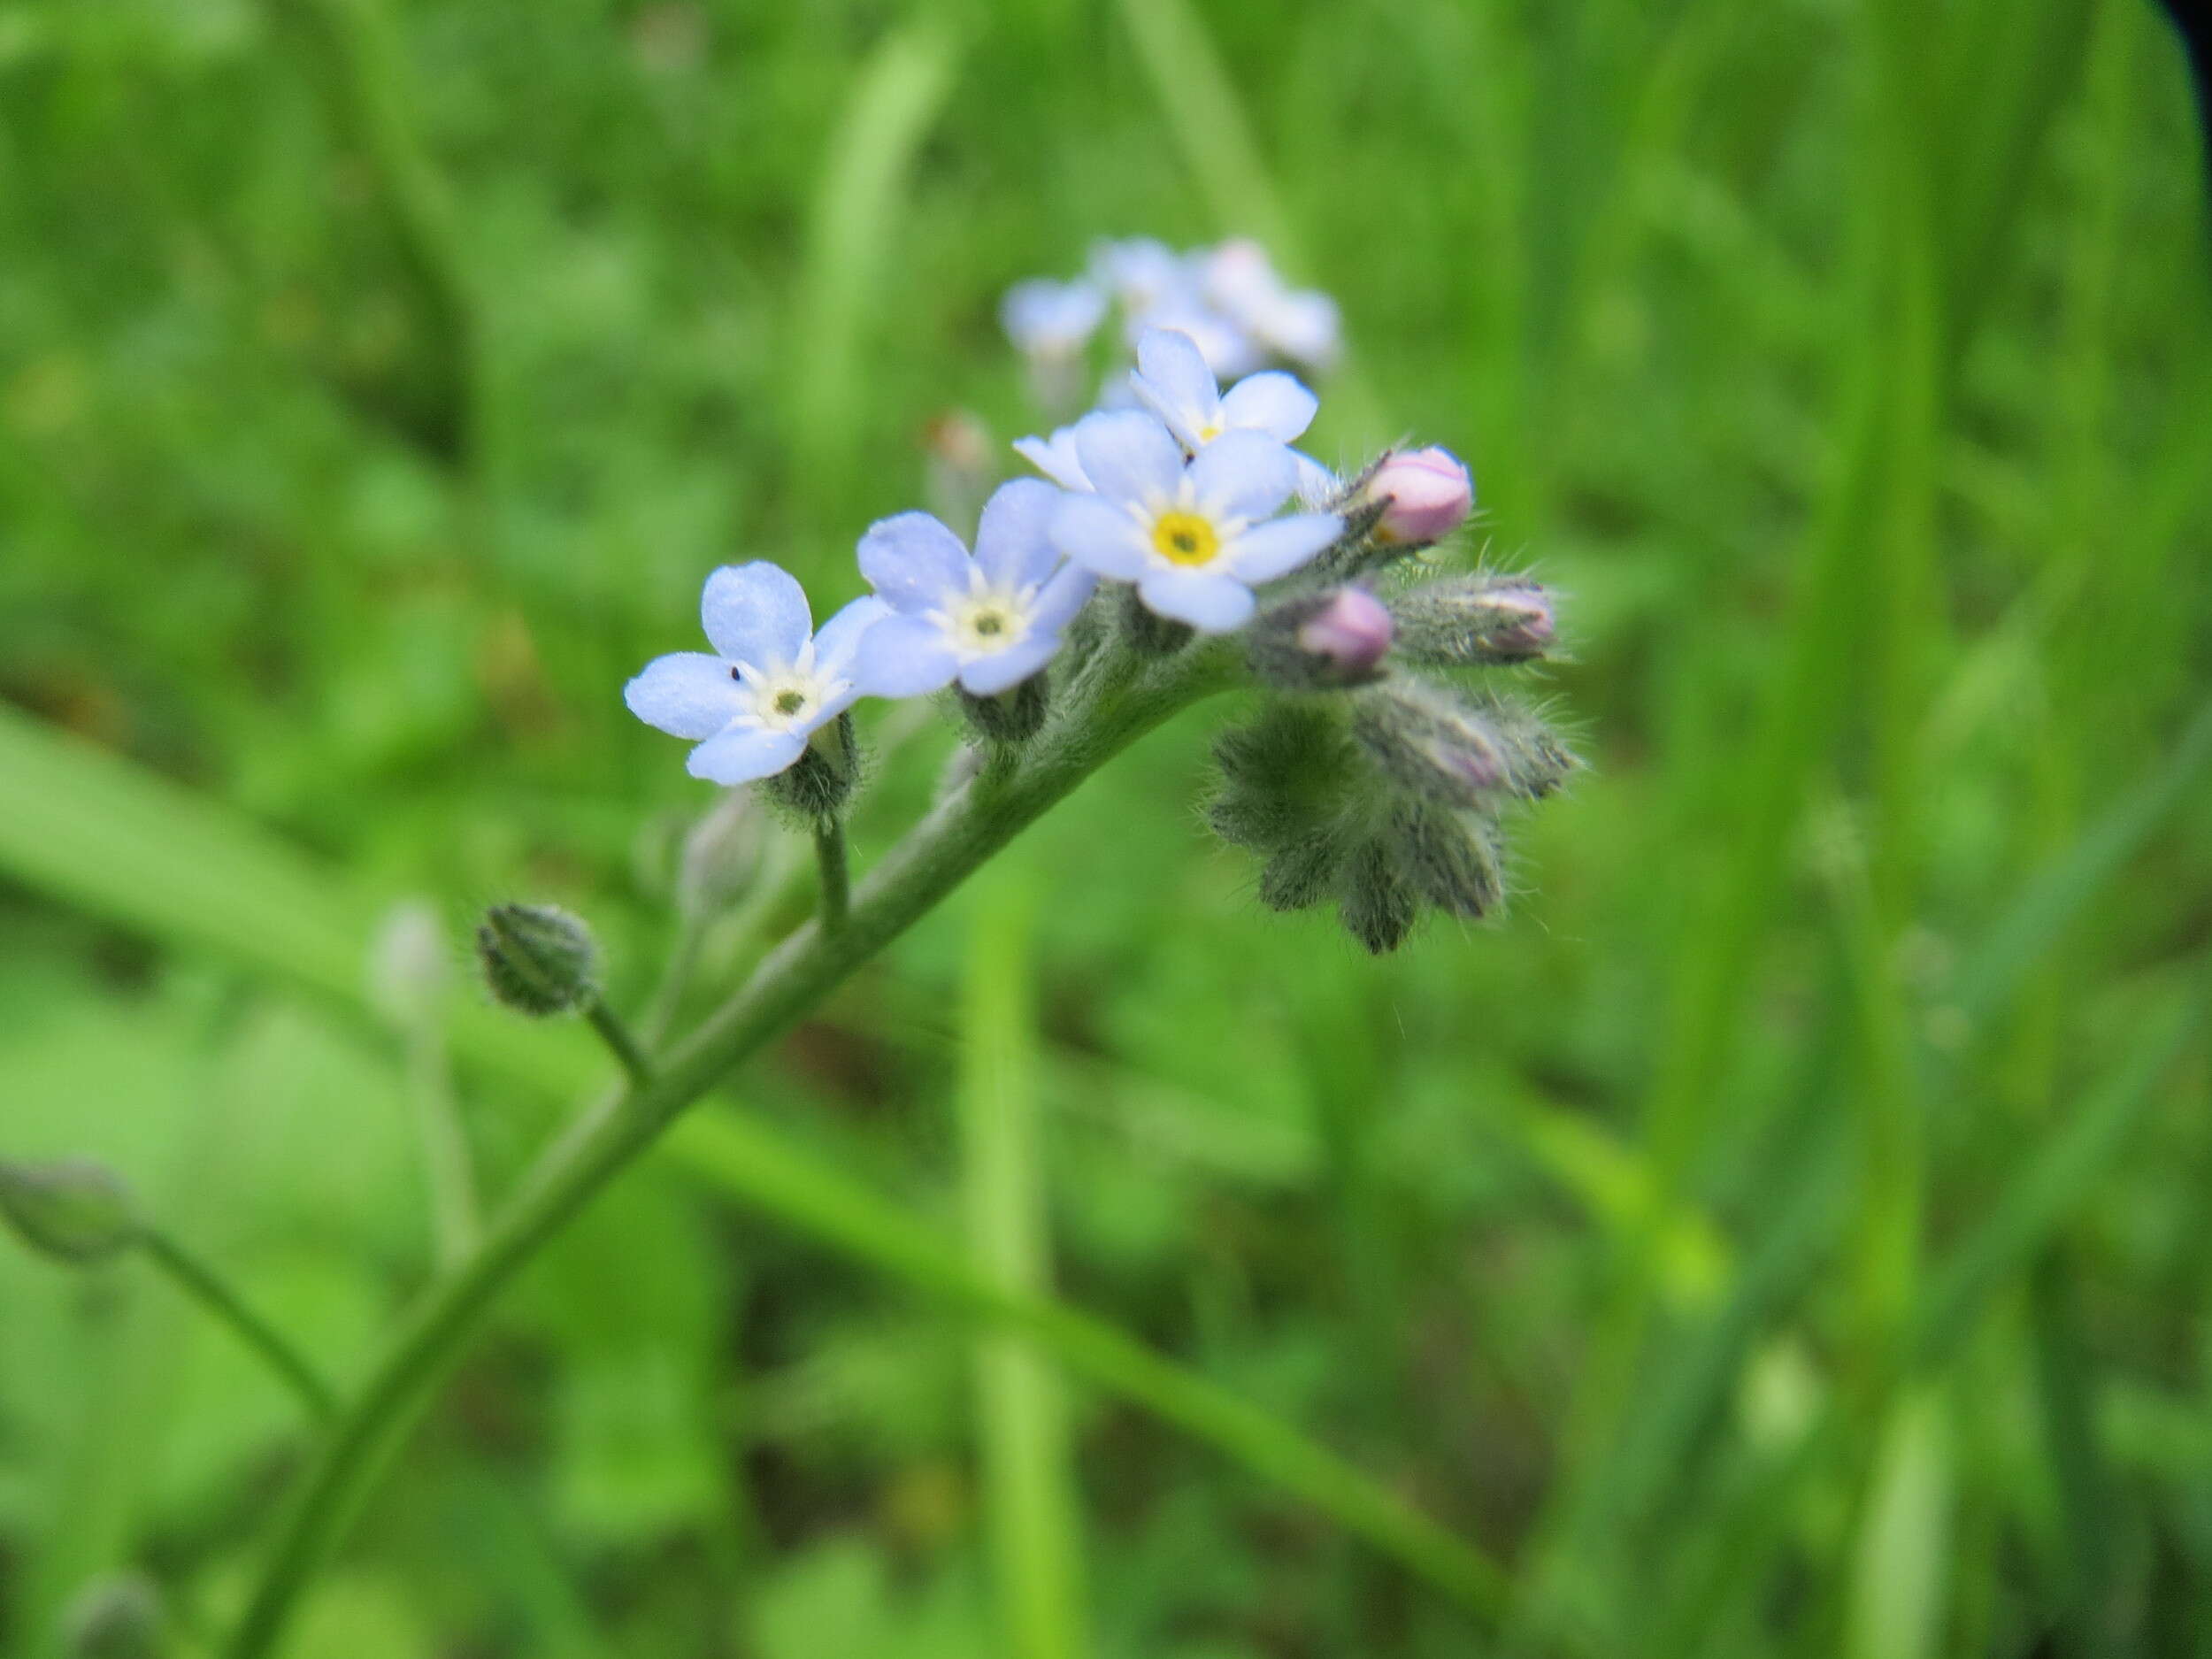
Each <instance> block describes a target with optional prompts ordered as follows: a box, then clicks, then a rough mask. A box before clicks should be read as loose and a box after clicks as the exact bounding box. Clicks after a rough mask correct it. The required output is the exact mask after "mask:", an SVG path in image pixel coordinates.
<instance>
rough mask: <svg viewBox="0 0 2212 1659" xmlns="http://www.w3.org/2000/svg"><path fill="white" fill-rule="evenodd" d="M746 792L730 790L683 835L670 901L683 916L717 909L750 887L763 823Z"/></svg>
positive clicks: (763, 846) (764, 840)
mask: <svg viewBox="0 0 2212 1659" xmlns="http://www.w3.org/2000/svg"><path fill="white" fill-rule="evenodd" d="M762 817H763V815H762V813H761V810H760V806H759V803H757V802H756V801H755V800H754V799H753V796H752V792H751V791H750V790H747V789H732V790H730V791H729V792H728V793H727V794H726V795H724V796H723V797H722V799H721V800H720V801H719V802H718V803H716V805H715V806H714V808H713V809H712V810H710V811H708V812H706V813H704V814H703V815H702V816H701V818H700V819H699V821H698V822H697V823H696V824H694V825H693V826H691V830H690V833H688V834H687V835H686V836H685V837H684V842H683V849H682V851H681V852H680V854H679V856H678V857H677V862H676V902H677V905H678V906H679V907H680V909H681V910H682V911H683V912H684V914H685V915H687V916H704V915H707V914H709V913H710V912H712V911H715V910H720V909H721V908H722V907H723V906H724V905H725V904H726V903H728V902H730V901H731V900H732V899H733V898H735V897H736V896H737V895H739V894H740V893H742V892H743V891H744V890H745V889H746V887H749V886H750V885H751V883H752V880H753V878H754V877H755V876H756V875H757V874H758V873H759V872H760V860H761V855H762V854H763V852H764V851H765V850H766V848H767V837H766V834H765V833H764V832H765V829H766V826H765V825H764V823H763V822H762Z"/></svg>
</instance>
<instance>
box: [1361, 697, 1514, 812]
mask: <svg viewBox="0 0 2212 1659" xmlns="http://www.w3.org/2000/svg"><path fill="white" fill-rule="evenodd" d="M1352 736H1353V739H1354V740H1355V741H1356V742H1357V743H1358V744H1359V746H1360V747H1361V748H1362V749H1364V750H1365V751H1366V753H1367V756H1368V757H1369V758H1370V759H1371V760H1372V761H1373V762H1374V763H1375V764H1376V765H1377V766H1379V767H1380V768H1381V769H1382V772H1383V773H1384V775H1385V776H1386V777H1387V778H1389V780H1391V781H1392V782H1393V783H1394V784H1396V785H1398V786H1399V787H1401V788H1402V789H1404V790H1405V791H1407V793H1409V794H1410V795H1417V796H1419V797H1421V798H1423V799H1425V800H1429V801H1434V802H1437V803H1440V804H1441V805H1444V806H1454V807H1482V806H1485V805H1486V804H1487V803H1488V802H1489V800H1490V798H1491V796H1492V795H1493V794H1494V792H1495V791H1496V790H1498V789H1500V788H1502V787H1505V786H1506V785H1507V783H1508V778H1509V774H1508V770H1507V757H1506V755H1505V752H1504V749H1503V745H1502V740H1501V737H1500V733H1499V732H1498V730H1497V727H1496V726H1494V724H1493V723H1492V722H1491V721H1490V720H1489V719H1488V718H1486V717H1485V716H1484V714H1483V713H1482V712H1480V711H1479V710H1474V709H1470V708H1467V707H1465V706H1463V704H1461V703H1457V702H1455V700H1454V699H1452V698H1451V697H1450V696H1448V695H1445V694H1444V693H1442V692H1440V691H1438V690H1436V689H1434V688H1433V687H1427V686H1421V685H1415V684H1410V683H1408V684H1399V683H1396V682H1394V683H1392V684H1391V685H1389V686H1387V687H1382V688H1380V689H1379V690H1377V691H1374V692H1371V693H1369V694H1368V695H1367V697H1366V699H1365V701H1364V702H1363V703H1362V705H1361V707H1360V710H1359V712H1358V714H1357V715H1356V716H1355V717H1354V718H1353V721H1352Z"/></svg>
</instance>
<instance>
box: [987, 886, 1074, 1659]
mask: <svg viewBox="0 0 2212 1659" xmlns="http://www.w3.org/2000/svg"><path fill="white" fill-rule="evenodd" d="M1034 913H1035V900H1034V895H1033V888H1032V887H1031V885H1030V883H1029V882H1028V881H1027V880H1026V879H1025V872H1023V871H1022V870H1021V869H1019V868H1018V867H1016V868H1012V869H1002V870H998V871H995V872H993V874H992V876H991V878H990V879H987V881H985V882H984V883H983V884H982V885H981V888H980V890H979V893H978V895H977V896H976V901H975V915H974V918H973V920H972V923H971V925H970V927H971V931H970V936H969V944H968V967H967V987H966V994H965V999H964V1003H963V1007H962V1016H963V1018H962V1025H963V1027H964V1029H963V1032H962V1044H961V1056H962V1064H961V1077H960V1091H959V1093H960V1132H961V1152H962V1163H963V1166H964V1170H963V1181H964V1187H965V1189H966V1194H965V1195H966V1210H967V1233H968V1255H969V1259H970V1262H971V1263H972V1267H973V1269H974V1271H975V1273H976V1276H977V1277H978V1278H979V1279H982V1280H983V1281H984V1282H986V1283H987V1284H990V1285H992V1286H995V1287H997V1288H998V1289H1000V1290H1002V1291H1004V1292H1007V1293H1009V1294H1014V1295H1031V1296H1034V1295H1041V1294H1044V1293H1045V1292H1046V1289H1047V1286H1048V1281H1049V1279H1050V1276H1051V1266H1050V1245H1049V1243H1048V1221H1047V1219H1046V1197H1045V1182H1044V1171H1043V1164H1042V1157H1041V1150H1040V1148H1039V1146H1038V1113H1037V1035H1036V1010H1035V1008H1034V1007H1033V1002H1032V998H1031V996H1030V991H1029V987H1030V984H1031V981H1032V979H1033V963H1032V961H1031V951H1030V939H1031V935H1032V932H1033V918H1034ZM976 1407H977V1413H976V1416H977V1432H978V1435H979V1439H980V1440H981V1441H982V1462H983V1473H984V1486H985V1491H986V1494H987V1495H986V1507H987V1522H988V1525H989V1533H990V1540H991V1552H992V1557H993V1567H994V1569H995V1573H996V1575H997V1586H998V1597H999V1605H1000V1610H1001V1618H1002V1624H1003V1627H1004V1630H1005V1632H1006V1635H1007V1637H1008V1639H1009V1645H1008V1651H1009V1652H1010V1654H1012V1655H1016V1656H1017V1659H1080V1655H1083V1654H1084V1653H1086V1652H1087V1651H1088V1650H1089V1646H1090V1644H1089V1640H1088V1638H1087V1633H1086V1628H1085V1626H1086V1622H1087V1621H1086V1618H1085V1614H1084V1591H1083V1583H1084V1572H1083V1558H1082V1547H1081V1544H1080V1542H1079V1529H1080V1511H1081V1506H1080V1503H1079V1498H1078V1488H1077V1484H1076V1479H1075V1473H1074V1469H1073V1455H1072V1452H1071V1447H1070V1445H1069V1440H1068V1430H1067V1423H1066V1415H1065V1410H1064V1405H1063V1402H1062V1399H1061V1393H1060V1379H1059V1376H1058V1374H1057V1372H1056V1370H1055V1368H1054V1366H1053V1364H1052V1363H1051V1361H1050V1360H1049V1359H1048V1358H1047V1357H1046V1356H1044V1355H1043V1354H1041V1353H1040V1352H1039V1351H1038V1349H1037V1348H1036V1347H1035V1345H1034V1344H1033V1343H1032V1342H1029V1341H1026V1340H1023V1339H1022V1338H1019V1337H1017V1336H1013V1335H1010V1334H1008V1333H1002V1332H990V1333H985V1334H984V1335H982V1336H980V1337H979V1338H978V1339H977V1343H976Z"/></svg>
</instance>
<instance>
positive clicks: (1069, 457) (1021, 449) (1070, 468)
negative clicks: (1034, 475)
mask: <svg viewBox="0 0 2212 1659" xmlns="http://www.w3.org/2000/svg"><path fill="white" fill-rule="evenodd" d="M1014 453H1015V454H1016V455H1018V456H1019V457H1021V458H1022V459H1023V460H1025V461H1026V462H1028V463H1029V465H1032V466H1033V467H1035V468H1036V469H1037V470H1038V471H1039V472H1042V473H1043V474H1044V475H1045V476H1046V477H1047V478H1048V479H1050V480H1052V481H1053V482H1054V483H1056V484H1057V485H1059V486H1060V488H1063V489H1080V490H1087V489H1089V488H1090V487H1091V480H1089V479H1088V478H1087V477H1086V476H1084V472H1083V463H1082V461H1081V460H1080V459H1079V457H1077V455H1076V453H1075V428H1074V427H1073V426H1063V427H1061V428H1060V429H1059V430H1058V431H1057V432H1056V433H1054V434H1052V436H1051V437H1049V438H1017V439H1015V440H1014Z"/></svg>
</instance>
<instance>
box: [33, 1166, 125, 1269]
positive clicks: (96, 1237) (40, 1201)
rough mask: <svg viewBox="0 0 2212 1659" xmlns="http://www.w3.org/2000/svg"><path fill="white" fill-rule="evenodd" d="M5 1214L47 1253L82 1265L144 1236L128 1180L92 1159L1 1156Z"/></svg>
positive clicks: (103, 1258)
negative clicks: (36, 1160)
mask: <svg viewBox="0 0 2212 1659" xmlns="http://www.w3.org/2000/svg"><path fill="white" fill-rule="evenodd" d="M0 1217H6V1219H7V1223H8V1225H10V1226H12V1227H13V1228H14V1229H15V1231H16V1233H18V1234H19V1236H20V1237H21V1238H22V1240H23V1241H24V1243H26V1244H27V1245H29V1246H30V1247H31V1248H33V1249H34V1250H36V1251H38V1252H39V1253H40V1254H41V1255H43V1256H52V1257H53V1258H54V1259H55V1260H56V1261H61V1262H69V1263H74V1264H76V1265H78V1266H81V1267H83V1266H89V1265H90V1264H92V1263H95V1262H102V1261H105V1260H106V1259H107V1258H108V1257H109V1256H113V1255H115V1254H116V1253H117V1252H119V1251H121V1250H125V1249H127V1248H129V1247H130V1246H131V1245H133V1244H134V1243H135V1242H136V1241H137V1240H138V1217H137V1214H136V1210H135V1208H134V1205H133V1204H132V1202H131V1194H130V1189H129V1188H128V1187H125V1186H124V1184H123V1178H122V1177H121V1176H119V1175H118V1174H117V1173H116V1172H115V1171H113V1170H111V1169H110V1168H108V1167H107V1165H106V1164H95V1163H94V1162H92V1161H91V1160H90V1159H89V1158H60V1159H57V1160H55V1161H53V1162H51V1163H44V1164H28V1163H18V1162H15V1161H14V1160H12V1159H8V1160H0Z"/></svg>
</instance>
